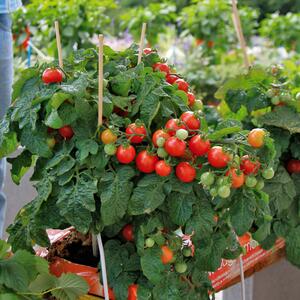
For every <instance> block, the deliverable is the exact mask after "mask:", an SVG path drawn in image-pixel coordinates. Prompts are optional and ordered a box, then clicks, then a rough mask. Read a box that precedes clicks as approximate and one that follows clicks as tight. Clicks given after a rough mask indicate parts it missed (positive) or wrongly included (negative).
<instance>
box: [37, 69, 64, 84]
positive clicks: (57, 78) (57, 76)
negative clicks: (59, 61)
mask: <svg viewBox="0 0 300 300" xmlns="http://www.w3.org/2000/svg"><path fill="white" fill-rule="evenodd" d="M42 80H43V82H44V83H46V84H49V83H59V82H62V80H63V72H62V71H61V70H59V69H55V68H47V69H46V70H45V71H44V72H43V75H42Z"/></svg>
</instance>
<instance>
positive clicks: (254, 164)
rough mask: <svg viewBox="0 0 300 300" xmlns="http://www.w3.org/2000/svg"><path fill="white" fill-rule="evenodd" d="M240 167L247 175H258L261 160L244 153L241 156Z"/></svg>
mask: <svg viewBox="0 0 300 300" xmlns="http://www.w3.org/2000/svg"><path fill="white" fill-rule="evenodd" d="M240 169H241V170H242V171H243V172H244V174H245V175H250V174H253V175H256V174H257V172H258V170H259V169H260V162H259V161H258V160H257V161H252V160H250V158H249V156H248V155H244V156H242V158H241V165H240Z"/></svg>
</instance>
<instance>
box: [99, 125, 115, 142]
mask: <svg viewBox="0 0 300 300" xmlns="http://www.w3.org/2000/svg"><path fill="white" fill-rule="evenodd" d="M117 138H118V137H117V136H116V135H115V134H114V133H113V132H112V131H111V130H110V129H105V130H104V131H103V132H102V133H101V141H102V143H103V144H105V145H107V144H113V143H115V142H116V140H117Z"/></svg>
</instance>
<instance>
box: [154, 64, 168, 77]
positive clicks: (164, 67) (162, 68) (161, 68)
mask: <svg viewBox="0 0 300 300" xmlns="http://www.w3.org/2000/svg"><path fill="white" fill-rule="evenodd" d="M152 68H153V70H154V71H160V72H162V73H165V74H166V75H167V74H169V73H170V68H169V66H168V65H167V64H164V63H156V64H154V65H153V67H152Z"/></svg>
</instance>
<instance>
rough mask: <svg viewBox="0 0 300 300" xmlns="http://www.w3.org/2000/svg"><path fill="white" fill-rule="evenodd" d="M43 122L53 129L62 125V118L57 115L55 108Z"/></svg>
mask: <svg viewBox="0 0 300 300" xmlns="http://www.w3.org/2000/svg"><path fill="white" fill-rule="evenodd" d="M45 124H46V125H47V126H48V127H50V128H53V129H59V128H61V127H63V126H64V122H63V120H62V119H61V118H60V116H59V115H58V112H57V110H56V109H55V110H52V111H51V113H50V114H49V116H48V117H47V118H46V120H45Z"/></svg>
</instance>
